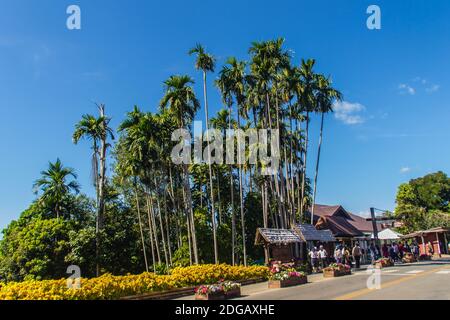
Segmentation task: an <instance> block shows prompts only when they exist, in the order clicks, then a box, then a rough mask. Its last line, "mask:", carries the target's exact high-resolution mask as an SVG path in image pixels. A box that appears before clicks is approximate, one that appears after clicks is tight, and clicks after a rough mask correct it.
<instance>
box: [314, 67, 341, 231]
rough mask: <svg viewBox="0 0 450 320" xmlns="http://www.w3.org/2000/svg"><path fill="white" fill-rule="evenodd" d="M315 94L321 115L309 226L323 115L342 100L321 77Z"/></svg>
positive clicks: (315, 191) (337, 92)
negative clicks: (336, 102) (337, 101)
mask: <svg viewBox="0 0 450 320" xmlns="http://www.w3.org/2000/svg"><path fill="white" fill-rule="evenodd" d="M316 82H317V92H316V97H315V100H316V103H317V109H316V111H317V112H319V113H320V114H321V121H320V136H319V146H318V152H317V162H316V171H315V176H314V189H313V199H312V206H311V224H313V223H314V205H315V203H316V194H317V178H318V175H319V161H320V151H321V148H322V139H323V124H324V118H325V114H327V113H329V112H332V111H333V103H334V102H335V101H336V100H342V94H341V93H340V92H339V91H337V90H336V89H334V88H332V87H331V81H330V80H329V79H327V78H326V77H324V76H323V75H317V80H316Z"/></svg>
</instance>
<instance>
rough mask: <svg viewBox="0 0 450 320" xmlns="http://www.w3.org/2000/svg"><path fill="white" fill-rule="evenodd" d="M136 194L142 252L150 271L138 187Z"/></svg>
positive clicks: (146, 266) (146, 267)
mask: <svg viewBox="0 0 450 320" xmlns="http://www.w3.org/2000/svg"><path fill="white" fill-rule="evenodd" d="M135 196H136V210H137V215H138V221H139V231H140V233H141V241H142V252H143V253H144V261H145V270H146V271H147V272H148V261H147V252H146V251H145V241H144V231H143V230H142V220H141V210H140V208H139V195H138V190H137V188H136V189H135Z"/></svg>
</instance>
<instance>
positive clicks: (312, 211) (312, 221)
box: [311, 113, 325, 224]
mask: <svg viewBox="0 0 450 320" xmlns="http://www.w3.org/2000/svg"><path fill="white" fill-rule="evenodd" d="M324 118H325V113H322V119H321V122H320V138H319V150H318V151H317V162H316V174H315V176H314V192H313V202H312V206H311V224H314V205H315V204H316V192H317V177H318V175H319V161H320V151H321V148H322V138H323V122H324Z"/></svg>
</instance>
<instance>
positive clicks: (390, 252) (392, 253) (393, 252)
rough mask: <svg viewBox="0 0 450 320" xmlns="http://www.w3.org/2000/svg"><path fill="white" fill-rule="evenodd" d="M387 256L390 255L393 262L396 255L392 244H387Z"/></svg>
mask: <svg viewBox="0 0 450 320" xmlns="http://www.w3.org/2000/svg"><path fill="white" fill-rule="evenodd" d="M389 256H390V257H391V260H392V261H394V262H395V260H396V257H397V255H396V254H395V249H394V246H393V245H391V246H389Z"/></svg>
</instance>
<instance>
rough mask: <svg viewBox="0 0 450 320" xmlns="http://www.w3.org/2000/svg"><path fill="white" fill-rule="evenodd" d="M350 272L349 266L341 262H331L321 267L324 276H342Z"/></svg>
mask: <svg viewBox="0 0 450 320" xmlns="http://www.w3.org/2000/svg"><path fill="white" fill-rule="evenodd" d="M350 274H352V269H351V267H350V266H349V265H344V264H342V263H332V264H331V265H329V266H328V267H326V268H324V269H323V276H324V277H325V278H334V277H342V276H346V275H350Z"/></svg>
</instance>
